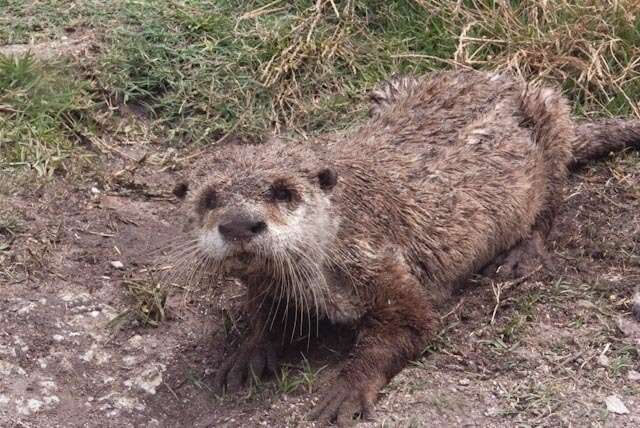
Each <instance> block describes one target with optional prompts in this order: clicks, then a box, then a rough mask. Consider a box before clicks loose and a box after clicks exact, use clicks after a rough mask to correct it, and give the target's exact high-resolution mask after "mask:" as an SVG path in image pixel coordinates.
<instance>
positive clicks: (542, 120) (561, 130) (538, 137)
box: [483, 88, 575, 279]
mask: <svg viewBox="0 0 640 428" xmlns="http://www.w3.org/2000/svg"><path fill="white" fill-rule="evenodd" d="M520 112H521V115H522V125H521V126H524V127H529V128H530V129H531V138H532V140H533V142H534V144H536V145H537V146H538V147H539V148H540V150H541V151H542V159H541V161H542V162H543V164H544V165H543V169H542V171H543V175H542V177H540V179H542V180H544V182H545V185H544V192H545V202H544V204H543V206H542V207H541V209H540V211H539V212H538V214H537V216H536V221H535V223H534V225H533V227H532V228H531V231H530V233H529V235H528V236H527V237H526V238H524V239H522V240H521V241H520V242H518V243H517V244H516V245H514V246H513V247H512V248H511V249H509V250H508V251H506V252H504V253H503V254H501V255H500V256H498V257H497V258H496V259H495V260H494V262H492V263H491V264H490V265H489V266H488V267H487V268H485V269H484V270H483V273H487V274H493V273H495V272H497V273H498V276H499V278H501V279H513V278H519V277H522V276H525V275H527V274H530V273H531V272H532V271H533V270H535V269H536V268H538V267H539V266H543V267H545V268H547V269H550V270H552V269H553V260H552V258H551V257H550V256H549V253H548V252H547V250H546V247H545V243H544V242H545V239H546V237H547V235H548V234H549V231H550V230H551V227H552V225H553V220H554V218H555V215H556V213H557V211H558V209H559V207H560V204H561V203H562V200H563V196H564V188H565V183H566V178H567V168H568V165H569V162H570V161H571V158H572V154H571V142H572V141H573V139H574V138H575V129H574V124H573V122H572V121H571V116H570V111H569V107H568V105H567V103H566V101H565V99H564V98H563V97H562V95H561V94H560V93H559V92H558V91H556V90H553V89H549V88H535V89H526V90H525V91H524V92H523V93H522V95H521V98H520Z"/></svg>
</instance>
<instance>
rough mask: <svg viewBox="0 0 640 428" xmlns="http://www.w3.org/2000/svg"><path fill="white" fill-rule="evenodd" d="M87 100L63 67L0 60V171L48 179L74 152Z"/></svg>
mask: <svg viewBox="0 0 640 428" xmlns="http://www.w3.org/2000/svg"><path fill="white" fill-rule="evenodd" d="M91 105H92V103H91V100H90V98H89V97H88V94H87V92H86V90H85V88H84V86H83V84H82V83H78V82H77V81H76V80H75V79H74V77H73V75H72V74H71V72H70V69H69V67H68V66H65V65H64V64H60V63H58V64H56V63H40V62H39V61H37V60H36V59H35V58H34V57H33V56H31V55H30V54H26V55H22V56H15V57H14V56H11V57H7V56H2V55H0V165H5V164H6V165H9V166H18V165H21V166H29V167H32V168H34V169H36V170H37V171H38V173H39V174H41V175H51V174H53V173H54V172H55V171H56V170H57V169H58V168H60V166H61V163H62V161H63V160H64V159H65V158H66V157H67V156H68V155H69V153H70V152H71V149H72V148H73V140H72V139H71V136H72V135H73V131H74V128H75V123H76V122H77V120H78V119H80V118H81V117H82V116H83V112H85V111H86V110H88V109H90V108H91Z"/></svg>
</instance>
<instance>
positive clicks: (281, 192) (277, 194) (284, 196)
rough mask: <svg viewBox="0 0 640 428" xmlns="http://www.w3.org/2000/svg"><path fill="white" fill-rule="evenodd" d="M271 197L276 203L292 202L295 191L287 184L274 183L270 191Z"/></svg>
mask: <svg viewBox="0 0 640 428" xmlns="http://www.w3.org/2000/svg"><path fill="white" fill-rule="evenodd" d="M269 197H270V198H271V199H273V200H274V201H280V202H290V201H291V200H292V199H293V191H292V190H291V189H289V188H288V187H287V186H286V184H285V183H282V182H276V183H273V185H272V186H271V189H270V190H269Z"/></svg>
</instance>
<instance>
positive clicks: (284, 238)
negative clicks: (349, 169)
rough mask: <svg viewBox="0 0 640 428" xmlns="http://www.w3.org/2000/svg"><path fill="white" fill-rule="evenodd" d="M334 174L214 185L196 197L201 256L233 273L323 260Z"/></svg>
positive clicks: (330, 232)
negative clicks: (311, 258)
mask: <svg viewBox="0 0 640 428" xmlns="http://www.w3.org/2000/svg"><path fill="white" fill-rule="evenodd" d="M336 182H337V175H336V173H335V172H334V171H333V170H332V169H322V170H320V171H315V172H313V173H300V174H298V175H291V174H284V173H277V172H276V173H274V172H271V173H263V174H260V173H258V172H256V171H244V172H243V171H236V173H235V174H228V175H227V174H225V177H224V179H221V180H216V179H212V180H211V181H210V182H209V183H208V184H206V185H205V186H203V187H202V188H201V189H200V190H199V191H198V192H197V194H196V196H195V200H194V211H195V216H196V224H197V235H198V236H197V239H198V246H199V248H200V250H201V251H202V252H203V253H204V254H205V255H206V256H207V257H208V258H209V259H212V260H215V261H217V262H219V263H220V265H221V266H222V267H223V268H224V269H225V270H226V271H229V272H231V273H235V274H242V273H243V272H244V273H246V272H249V271H251V270H256V269H260V268H261V267H262V266H263V265H264V263H265V262H268V261H269V260H272V261H273V260H284V259H286V260H291V258H300V257H309V256H315V255H319V254H322V253H323V252H324V251H323V249H324V248H325V247H326V245H328V244H329V242H330V241H331V240H332V239H333V236H334V234H335V230H336V229H337V225H336V224H332V223H333V220H331V219H332V217H333V216H332V215H331V213H330V209H331V203H330V197H331V193H332V191H333V188H334V186H335V185H336Z"/></svg>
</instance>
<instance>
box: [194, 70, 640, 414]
mask: <svg viewBox="0 0 640 428" xmlns="http://www.w3.org/2000/svg"><path fill="white" fill-rule="evenodd" d="M370 98H371V102H372V104H371V110H370V112H371V117H370V118H369V119H368V120H367V121H366V122H365V123H364V124H362V125H361V126H359V127H357V128H355V129H352V130H350V131H348V132H345V133H341V134H331V135H325V136H322V137H319V138H318V139H316V140H314V141H312V142H308V143H291V142H287V143H280V142H278V141H277V140H273V141H270V142H269V143H267V144H264V145H261V146H255V145H248V146H236V147H233V146H228V147H224V148H222V149H221V150H220V151H219V152H218V153H217V154H216V155H215V157H214V158H212V159H207V160H206V162H205V166H204V167H203V168H202V170H201V171H200V175H201V176H202V175H206V176H207V178H206V180H205V182H204V183H203V184H201V186H200V189H199V190H197V191H196V192H194V193H193V195H191V196H190V200H191V206H192V212H193V214H194V216H195V221H194V225H195V235H194V240H193V241H192V243H191V244H190V245H192V246H193V248H194V249H195V250H194V251H196V252H197V256H194V259H195V260H197V261H198V263H199V264H200V266H201V267H202V268H203V269H208V270H211V271H215V272H216V273H221V274H229V275H232V276H235V277H236V278H238V279H240V280H241V281H242V282H243V283H244V284H245V285H246V287H247V290H248V292H247V296H248V301H247V305H248V308H249V309H250V313H251V316H252V322H251V323H250V325H251V326H252V328H251V331H250V332H249V334H248V336H247V338H246V340H245V342H244V343H243V344H242V345H241V346H240V348H239V349H238V351H237V352H236V353H235V354H234V355H232V356H231V357H230V358H229V360H228V361H227V362H226V363H225V364H223V366H222V367H221V368H220V370H219V371H218V375H217V379H216V382H217V384H218V386H219V387H221V388H223V387H225V386H226V387H228V388H230V389H234V388H237V387H239V386H241V385H242V383H243V382H244V381H245V380H246V379H247V378H248V377H249V376H250V375H249V373H251V372H253V374H254V375H256V374H257V375H261V374H263V373H264V372H266V371H273V370H275V368H276V366H277V355H278V347H279V345H278V344H282V343H286V340H283V338H282V337H281V335H282V331H284V330H287V329H286V328H281V325H282V321H283V320H284V321H285V322H289V323H290V324H289V325H290V326H291V325H294V328H293V330H296V328H297V326H300V327H299V328H298V329H299V330H300V331H299V333H300V334H302V335H305V334H308V333H309V331H308V330H305V328H303V327H302V326H303V325H306V326H311V325H313V320H314V319H316V320H317V319H325V320H329V321H331V322H334V323H340V324H350V325H352V326H353V327H354V328H355V329H357V331H358V338H357V340H356V342H355V344H354V346H353V349H352V351H351V353H350V355H349V357H348V360H347V361H345V364H344V367H343V369H342V372H341V374H340V376H339V377H338V379H337V380H336V381H335V383H334V385H333V387H332V388H331V389H330V390H328V391H326V392H325V394H324V395H323V397H324V399H323V400H322V401H321V402H320V403H319V404H318V405H317V407H316V408H315V409H314V411H313V412H312V414H311V417H312V418H314V419H318V420H320V421H322V422H328V421H337V422H338V423H339V424H340V425H347V424H350V423H351V422H352V419H353V416H354V414H360V415H361V416H364V417H370V416H371V415H372V409H373V403H374V401H375V398H376V395H377V393H378V391H379V390H380V388H382V387H383V386H384V385H385V384H386V383H387V382H389V380H390V379H391V378H392V377H393V376H394V375H396V374H397V373H398V372H399V371H400V370H402V369H403V367H405V366H406V364H407V363H408V362H409V361H410V360H412V359H414V358H417V357H419V356H420V354H421V353H422V352H423V350H424V349H425V347H426V346H427V345H428V343H429V340H430V338H432V337H433V335H434V333H435V332H436V331H437V328H438V322H439V321H438V320H439V319H440V313H439V311H440V310H441V308H443V307H444V304H445V303H446V301H447V299H449V297H450V296H451V294H452V292H453V291H454V289H455V288H456V286H457V285H458V284H460V283H462V282H464V281H465V280H466V279H468V278H469V276H470V275H472V274H474V273H476V272H478V271H479V270H480V269H482V268H483V267H485V266H487V265H490V264H491V262H492V261H495V260H513V261H514V262H513V264H514V266H515V265H516V264H521V263H520V262H521V261H522V260H523V259H526V260H537V257H538V256H539V254H537V253H540V252H542V251H543V240H544V237H545V236H546V234H547V232H548V230H549V228H550V226H551V223H552V220H553V216H554V213H555V211H556V209H557V207H558V205H559V203H560V202H561V200H562V197H563V193H562V191H563V187H564V181H565V178H566V175H567V171H568V167H570V166H574V165H577V164H580V163H582V162H584V161H587V160H589V159H592V158H594V157H596V156H600V155H602V154H606V152H608V151H609V150H619V149H621V148H623V147H624V146H627V145H629V144H633V143H635V142H637V141H636V138H637V135H638V134H637V130H638V129H640V128H639V127H638V125H637V123H634V124H629V123H627V122H624V123H623V122H620V121H610V122H601V123H598V124H580V125H576V124H575V123H574V121H573V120H572V119H571V117H570V114H569V108H568V106H567V103H566V101H565V99H564V98H563V97H562V96H561V95H560V93H559V92H558V91H556V90H555V89H551V88H544V87H543V88H539V87H533V86H529V85H527V84H525V83H524V82H520V81H517V80H514V79H512V78H510V77H507V76H503V75H498V74H488V73H481V72H473V71H464V72H441V73H435V74H431V75H428V76H424V77H421V78H416V77H411V76H396V77H394V78H392V79H390V80H388V81H386V82H383V83H382V84H380V85H379V87H378V88H376V89H375V90H374V91H373V92H372V95H371V97H370ZM603 127H609V128H611V129H609V132H607V131H606V130H604V128H603ZM612 129H613V130H614V131H616V132H618V131H619V132H618V133H617V134H616V133H615V132H614V133H612V132H611V130H612ZM619 136H621V137H623V138H622V139H619ZM627 137H628V138H627ZM199 180H201V179H199ZM263 225H264V227H263ZM190 254H191V253H190ZM500 257H502V259H500ZM311 330H312V329H311Z"/></svg>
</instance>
